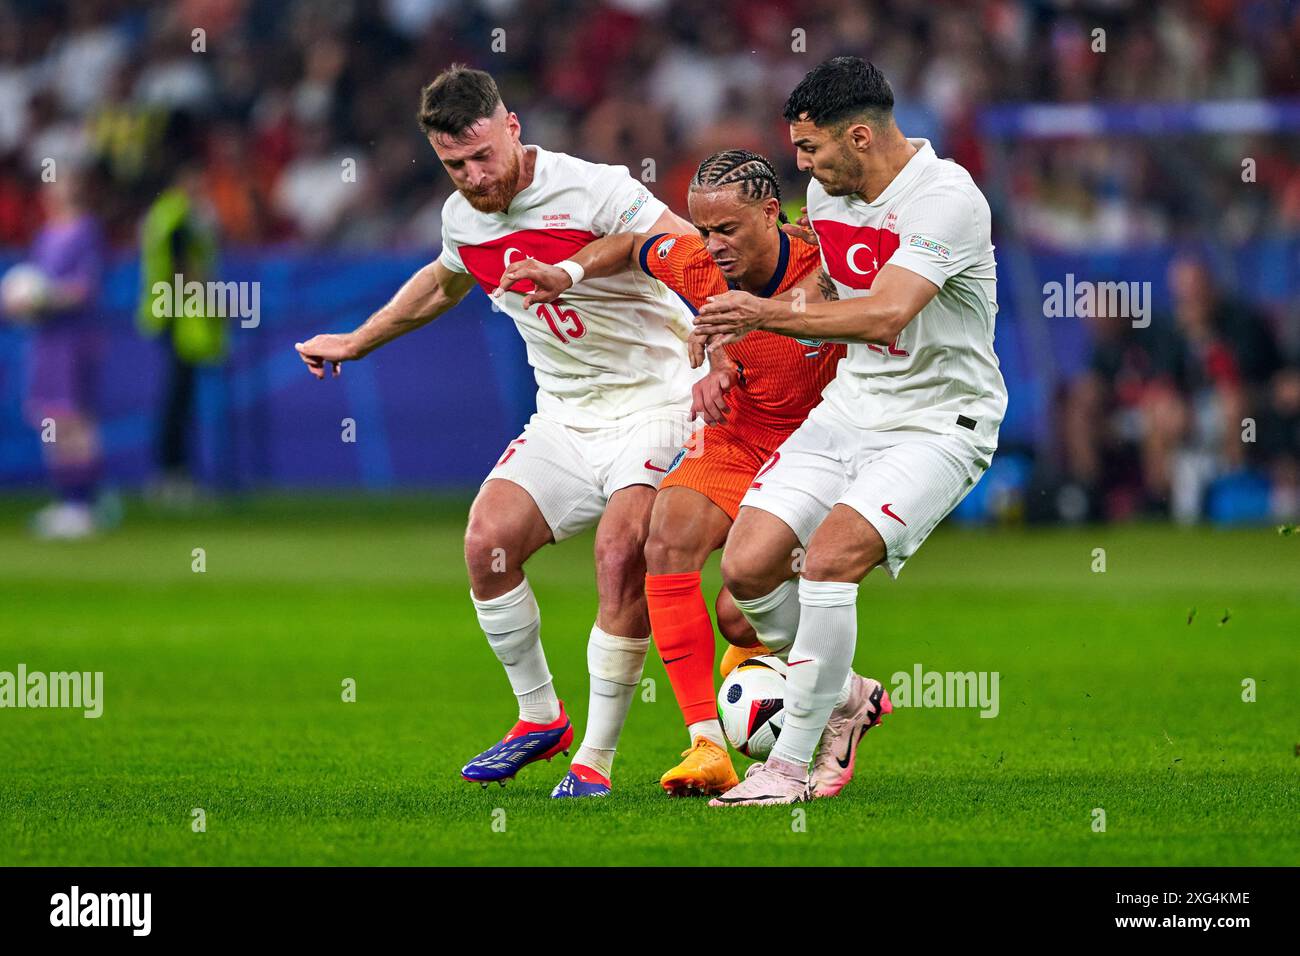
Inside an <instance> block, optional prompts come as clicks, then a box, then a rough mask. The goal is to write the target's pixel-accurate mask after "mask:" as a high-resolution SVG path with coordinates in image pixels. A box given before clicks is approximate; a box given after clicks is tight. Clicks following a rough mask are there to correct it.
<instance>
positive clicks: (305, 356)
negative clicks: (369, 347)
mask: <svg viewBox="0 0 1300 956" xmlns="http://www.w3.org/2000/svg"><path fill="white" fill-rule="evenodd" d="M294 348H295V349H297V350H298V357H299V358H301V359H302V360H303V361H304V362H306V363H307V370H308V371H310V372H311V373H312V374H313V375H315V376H316V377H317V378H319V379H323V378H324V377H325V366H326V365H330V366H332V367H333V370H334V375H335V377H338V376H339V375H340V374H342V372H343V368H342V365H343V363H344V362H351V361H354V360H356V359H359V358H361V353H360V352H359V351H358V350H357V348H356V346H355V345H354V344H353V341H352V336H351V335H317V336H314V337H312V338H310V339H308V340H307V341H306V342H298V343H296V344H295V345H294Z"/></svg>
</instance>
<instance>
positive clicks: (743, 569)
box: [722, 546, 783, 601]
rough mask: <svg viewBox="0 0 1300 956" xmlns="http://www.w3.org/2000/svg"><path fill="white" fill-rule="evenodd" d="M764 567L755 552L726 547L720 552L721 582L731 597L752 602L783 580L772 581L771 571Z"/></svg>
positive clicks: (763, 563) (764, 563)
mask: <svg viewBox="0 0 1300 956" xmlns="http://www.w3.org/2000/svg"><path fill="white" fill-rule="evenodd" d="M765 565H766V562H764V561H762V560H761V559H760V556H759V555H758V554H757V553H756V552H754V551H750V550H748V549H746V548H744V547H733V546H728V547H727V549H726V550H725V551H723V552H722V581H723V583H724V584H725V585H726V587H727V590H728V591H730V592H731V593H732V595H733V596H735V597H738V598H740V599H741V600H742V601H752V600H753V599H754V598H759V597H762V596H763V595H764V594H767V593H769V592H770V591H771V590H772V589H773V588H774V587H776V586H777V585H778V584H780V583H781V580H783V579H781V578H777V579H776V580H773V574H772V573H771V570H770V569H769V568H767V567H766V566H765Z"/></svg>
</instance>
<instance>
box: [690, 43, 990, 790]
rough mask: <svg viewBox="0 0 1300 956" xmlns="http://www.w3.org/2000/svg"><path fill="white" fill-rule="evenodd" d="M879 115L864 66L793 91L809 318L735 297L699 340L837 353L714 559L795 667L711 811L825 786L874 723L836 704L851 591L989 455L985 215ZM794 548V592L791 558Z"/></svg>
mask: <svg viewBox="0 0 1300 956" xmlns="http://www.w3.org/2000/svg"><path fill="white" fill-rule="evenodd" d="M893 106H894V94H893V91H892V90H891V89H890V87H889V83H888V82H887V81H886V80H885V77H884V76H883V75H882V74H881V72H880V71H879V70H878V69H876V67H874V66H873V65H872V64H870V63H868V62H866V61H864V60H862V59H861V58H859V57H836V58H834V59H831V60H827V61H826V62H825V63H822V64H820V65H819V66H817V67H816V68H815V69H813V70H812V71H811V72H810V73H809V74H808V75H807V76H806V77H804V79H803V81H802V82H801V83H800V84H799V85H798V86H797V87H796V88H795V90H794V92H793V93H791V94H790V98H789V100H788V101H787V102H786V106H785V111H784V115H785V119H786V121H787V122H789V124H790V138H791V140H792V142H793V143H794V146H795V150H796V155H797V158H798V165H799V168H800V169H801V170H806V171H807V172H809V173H810V174H811V175H812V181H811V182H810V183H809V185H808V208H807V220H808V222H809V225H810V227H811V229H812V230H813V232H814V233H815V234H816V238H817V241H818V242H819V244H820V246H821V254H822V273H821V276H820V278H819V280H817V281H816V282H813V283H809V285H808V288H807V290H806V291H807V292H808V293H809V294H808V299H807V302H806V306H805V307H802V308H799V307H795V306H794V304H793V303H792V302H790V301H785V302H782V301H778V300H773V299H760V298H757V297H755V296H752V295H749V294H747V293H744V292H736V291H732V292H727V293H726V294H724V295H720V296H717V297H715V298H714V299H713V300H712V301H711V302H709V303H707V304H706V305H705V306H704V308H702V309H701V310H700V315H699V317H698V319H697V320H696V326H695V333H694V334H695V335H697V336H699V337H700V338H702V339H703V340H704V341H705V342H706V343H707V345H708V346H709V347H716V345H717V344H719V343H721V342H725V341H729V340H734V339H735V338H738V337H739V336H741V335H743V334H745V333H746V332H748V331H750V330H752V329H766V330H767V331H769V332H777V333H780V334H783V335H790V336H795V337H798V338H807V339H822V340H830V341H839V342H847V343H849V347H848V354H847V356H846V357H845V358H844V359H843V360H841V362H840V364H839V368H838V370H837V372H836V377H835V378H834V379H832V380H831V382H830V384H828V385H827V386H826V389H825V390H824V391H823V392H822V402H821V404H820V405H818V406H817V407H816V408H814V409H813V411H812V413H811V414H810V415H809V416H808V418H807V420H806V421H805V422H804V424H803V425H801V426H800V427H799V428H798V429H796V430H795V431H794V432H793V433H792V434H791V435H790V437H789V438H787V439H786V441H785V442H784V444H782V445H781V446H780V448H779V449H778V450H777V452H776V454H774V455H773V456H772V458H771V459H770V460H769V462H768V464H767V465H766V466H764V468H763V469H762V470H761V471H760V472H759V476H760V478H759V480H757V481H755V482H754V483H753V485H752V486H751V488H750V490H749V491H748V492H747V493H746V495H745V497H744V498H743V499H742V501H741V508H740V514H739V516H738V517H737V520H736V523H735V525H734V526H733V527H732V529H731V535H730V537H728V539H727V548H726V552H725V554H724V556H723V560H722V575H723V578H724V580H725V581H726V585H727V587H728V588H729V589H730V590H731V592H732V593H733V594H734V595H735V597H736V604H737V606H739V607H740V608H742V610H743V611H744V613H745V615H746V617H748V619H749V621H750V623H751V624H752V625H753V626H754V629H755V630H756V631H757V633H758V637H759V640H761V641H762V642H763V644H764V645H766V646H767V647H768V648H770V649H772V650H773V651H779V650H781V649H784V648H789V657H788V665H789V672H788V686H787V689H786V700H785V710H786V718H785V725H784V727H783V728H782V730H781V736H780V737H779V739H778V740H777V742H776V744H775V746H774V747H773V748H772V753H771V755H770V757H769V758H768V760H767V762H766V763H765V764H761V765H759V764H756V765H755V766H754V768H753V769H752V772H751V773H750V774H749V775H748V776H747V777H746V779H745V780H743V781H742V782H741V783H740V784H739V785H738V786H736V787H733V788H732V789H731V790H729V791H728V792H727V793H725V794H723V795H722V796H720V797H718V798H716V799H714V800H713V801H711V804H710V805H711V806H736V805H746V804H748V805H754V804H783V803H794V802H798V801H801V800H806V799H808V798H809V797H810V795H813V794H815V793H817V792H818V791H819V790H820V789H822V788H823V787H828V786H829V787H833V786H834V784H835V782H836V781H837V778H838V776H839V775H840V774H842V773H843V772H844V770H845V769H846V768H845V767H844V761H843V756H844V755H847V754H852V752H853V746H852V744H853V742H854V740H855V735H860V734H861V732H862V731H863V729H864V721H865V720H867V719H869V714H868V713H867V709H865V708H862V707H860V706H859V703H860V702H857V701H854V700H852V699H850V700H848V701H844V700H843V695H842V694H841V693H840V691H841V688H842V687H843V686H844V681H845V677H846V676H847V675H848V673H849V668H850V666H851V664H852V662H853V654H854V650H855V647H856V643H857V606H856V605H857V595H858V584H859V582H860V581H861V580H862V579H863V578H864V577H866V575H867V573H868V572H869V571H870V570H871V569H872V568H874V567H876V566H878V565H879V566H883V567H884V569H885V571H886V573H887V574H888V575H889V576H890V577H897V575H898V573H899V571H900V570H901V569H902V567H903V564H904V562H906V561H907V559H908V558H909V557H911V556H912V554H913V553H915V551H916V549H917V548H919V547H920V545H921V543H922V542H923V541H924V540H925V539H926V537H927V536H928V535H929V534H930V532H931V531H932V530H934V527H935V525H937V524H938V523H939V522H940V521H941V520H942V519H943V518H944V516H946V515H947V514H948V513H949V512H950V511H952V509H953V508H954V507H956V505H957V503H958V502H960V501H961V499H962V498H964V497H965V496H966V494H967V492H969V491H970V489H971V488H972V487H974V485H975V482H976V481H978V480H979V478H980V476H981V475H982V474H983V473H984V471H985V470H986V469H987V468H988V466H989V462H990V461H991V459H992V457H993V452H994V450H995V448H996V447H997V438H998V426H999V425H1000V424H1001V422H1002V416H1003V414H1004V412H1005V411H1006V404H1007V393H1006V387H1005V385H1004V384H1003V381H1002V374H1001V373H1000V372H999V371H998V359H997V355H996V354H995V353H994V351H993V322H994V314H995V313H996V311H997V294H996V283H995V276H994V259H993V244H992V242H991V240H990V224H989V207H988V203H987V202H986V201H985V199H984V197H983V195H982V194H981V193H980V191H979V189H978V188H977V187H976V186H975V184H974V182H973V181H972V180H971V177H970V174H969V173H967V172H966V170H964V169H963V168H962V167H960V166H958V165H957V164H956V163H953V162H951V161H948V160H940V159H939V158H937V157H936V156H935V153H934V149H933V148H932V147H931V146H930V144H929V143H928V142H927V141H926V140H923V139H907V138H906V137H904V136H903V134H902V133H901V132H900V131H899V129H898V127H897V125H896V124H895V122H894V117H893ZM814 286H815V287H816V288H814ZM817 293H820V294H817ZM818 299H820V300H821V301H817V300H818ZM800 546H804V547H806V554H805V557H804V563H803V569H802V574H801V576H800V578H799V580H798V583H797V584H796V582H795V581H794V580H793V579H794V578H795V574H794V572H793V571H792V567H791V565H792V562H791V559H790V556H791V554H792V553H793V552H794V551H795V549H796V548H798V547H800ZM837 697H838V698H839V699H838V700H837ZM819 739H820V744H821V746H820V748H819V747H818V743H819ZM815 751H816V762H815V763H814V762H813V760H814V752H815ZM810 765H811V772H810Z"/></svg>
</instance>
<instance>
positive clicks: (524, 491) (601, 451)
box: [297, 65, 695, 797]
mask: <svg viewBox="0 0 1300 956" xmlns="http://www.w3.org/2000/svg"><path fill="white" fill-rule="evenodd" d="M420 124H421V126H422V127H423V129H424V131H425V133H426V134H427V136H428V139H429V143H430V144H431V145H432V146H433V149H434V151H435V152H436V153H437V154H438V158H439V159H440V160H441V161H442V164H443V167H444V168H445V169H446V170H447V173H448V174H449V175H450V176H451V178H452V181H453V183H455V185H456V190H457V191H456V192H455V193H453V194H452V195H451V197H450V198H449V199H448V200H447V202H446V204H445V206H444V207H443V225H442V228H443V236H442V238H443V247H442V253H441V255H440V256H439V257H438V259H437V260H435V261H434V262H432V263H431V264H429V265H428V266H425V267H424V268H423V269H421V270H420V271H419V272H417V273H416V274H415V275H414V276H412V277H411V279H410V280H408V281H407V283H406V284H405V285H404V286H403V287H402V288H401V289H400V290H399V291H398V292H397V294H396V295H395V296H394V297H393V299H392V300H391V301H390V302H389V303H388V304H387V305H385V306H384V307H383V308H381V309H380V310H379V311H377V312H376V313H375V314H374V315H372V316H371V317H370V318H369V319H368V320H367V321H366V322H365V323H364V324H363V325H362V326H361V327H360V328H358V329H357V330H356V331H354V332H351V333H348V334H345V335H318V336H316V337H315V338H312V339H310V340H309V341H307V342H303V343H300V344H299V345H298V346H297V349H298V352H299V354H300V355H301V356H302V358H303V361H305V362H306V363H307V365H308V367H309V368H310V370H311V372H312V373H313V374H314V375H315V376H316V377H317V378H321V379H323V378H325V377H326V369H327V367H329V368H332V369H333V372H334V374H335V375H337V374H339V366H340V363H341V362H346V361H354V360H356V359H360V358H362V357H364V356H365V355H368V354H369V353H370V352H372V351H374V350H375V349H376V348H378V347H379V346H381V345H383V344H385V343H386V342H390V341H392V340H393V339H395V338H397V337H398V336H400V335H403V334H405V333H407V332H410V331H412V330H414V329H417V328H419V327H420V326H422V325H425V324H426V323H428V322H431V321H432V320H434V319H436V318H437V317H438V316H440V315H442V314H443V313H444V312H446V311H447V310H448V309H450V308H452V306H454V305H456V303H458V302H459V301H460V300H461V299H462V298H464V296H465V295H466V294H467V293H468V292H469V290H470V289H471V288H472V287H473V285H474V284H475V283H476V282H477V283H478V285H479V286H480V287H482V288H483V289H484V290H485V291H486V292H488V293H489V294H490V293H491V292H492V291H493V290H495V289H496V288H497V286H498V284H499V283H500V280H501V274H502V272H504V271H505V268H506V267H507V266H508V265H509V264H510V263H511V262H515V261H518V260H520V259H524V258H535V259H539V260H541V261H543V262H547V263H558V264H559V265H560V266H561V268H567V269H572V270H574V271H573V272H571V275H572V277H573V281H574V283H575V286H576V284H577V283H578V282H579V281H580V279H581V278H582V276H581V275H580V274H579V273H580V272H581V270H580V268H578V267H576V266H574V265H572V264H571V263H568V261H567V257H568V255H569V254H570V253H572V252H576V251H577V250H578V249H581V248H582V247H583V246H585V245H586V244H587V243H589V242H591V241H593V240H594V239H596V238H597V237H599V236H603V235H607V234H610V233H618V232H638V233H649V234H651V235H654V234H657V233H660V232H673V233H680V232H691V231H693V227H692V226H691V224H690V223H689V222H687V221H685V220H683V219H681V218H680V217H678V216H676V215H674V214H673V213H671V212H669V211H668V208H667V207H666V206H665V205H664V204H663V203H662V202H660V201H659V200H657V199H655V198H654V196H652V195H651V194H650V193H649V192H648V191H647V190H646V189H645V187H644V186H643V185H642V184H641V183H640V182H638V181H636V180H635V179H633V178H632V177H631V176H630V175H629V174H628V171H627V168H626V167H623V166H602V165H596V164H594V163H588V162H584V161H583V160H580V159H576V158H574V157H572V156H566V155H564V154H563V153H552V152H548V151H546V150H544V149H540V148H538V147H536V146H525V145H523V144H522V143H521V142H520V125H519V119H518V117H516V116H515V114H514V113H511V112H508V111H507V110H506V108H505V105H504V104H503V103H502V102H501V96H500V94H499V92H498V90H497V86H496V83H495V82H494V81H493V79H492V77H491V76H490V75H488V74H487V73H484V72H482V71H480V70H472V69H468V68H466V67H463V66H459V65H458V66H453V67H451V68H450V69H448V70H446V71H445V72H443V73H442V74H441V75H439V76H438V77H437V78H436V79H435V80H434V81H433V82H432V83H431V84H429V86H427V87H425V88H424V90H423V91H422V93H421V106H420ZM531 290H532V285H531V283H523V284H522V285H516V286H515V287H514V288H513V289H511V290H510V291H509V292H507V293H505V294H503V295H502V296H500V297H499V298H497V299H496V303H497V305H498V306H500V308H501V309H502V310H503V311H505V312H506V313H507V314H508V315H509V316H510V317H511V318H512V319H514V321H515V325H516V326H517V328H518V329H519V333H520V335H522V336H523V338H524V341H525V343H526V344H527V348H528V360H529V363H530V364H531V365H532V367H533V370H534V373H535V376H536V379H537V386H538V390H537V413H536V414H535V415H533V416H532V418H531V419H530V420H529V422H528V424H527V426H526V427H525V428H524V431H523V433H522V434H521V435H520V436H519V437H518V438H516V439H515V440H514V441H512V442H510V444H509V446H507V448H506V449H505V450H504V452H503V454H502V456H501V459H500V460H499V461H498V462H497V464H496V466H495V467H494V468H493V469H492V471H491V472H490V473H489V474H488V477H487V478H486V479H485V480H484V482H483V485H482V487H481V488H480V489H479V493H478V496H477V497H476V498H475V499H474V503H473V505H472V506H471V508H470V513H469V526H468V528H467V530H466V533H465V563H466V564H467V566H468V568H469V577H470V588H471V592H470V598H471V599H472V601H473V603H474V608H475V610H476V611H477V613H478V620H479V624H480V626H481V627H482V628H483V632H484V633H485V634H486V636H487V641H488V644H489V645H490V646H491V648H492V650H493V651H494V652H495V654H496V656H497V658H498V659H499V660H500V661H501V663H502V665H503V666H504V667H505V671H506V676H507V677H508V678H509V681H510V686H511V688H512V689H513V691H514V693H515V696H516V697H517V698H518V703H519V721H518V723H516V724H515V725H514V727H513V728H511V730H510V731H509V732H508V733H507V734H506V735H505V737H504V738H503V739H502V740H501V741H499V742H498V743H496V744H493V745H492V746H491V747H489V748H488V749H487V750H485V751H484V752H483V753H481V754H479V755H478V756H476V757H474V758H473V759H471V760H470V761H469V762H468V763H467V764H466V765H465V767H464V768H463V769H462V771H461V774H462V776H464V777H465V779H467V780H471V781H476V782H479V783H481V784H482V785H483V786H487V785H488V784H489V783H490V782H492V781H496V782H498V783H500V784H501V785H502V786H504V785H505V781H506V780H509V779H511V778H512V777H514V775H515V774H516V773H517V772H518V771H519V770H520V769H521V768H522V767H524V766H526V765H527V764H529V763H532V762H534V761H537V760H550V759H551V758H552V757H553V756H555V755H556V754H558V753H560V752H561V751H563V752H565V753H566V754H567V752H568V749H569V747H570V745H571V742H572V740H573V727H572V725H571V723H570V721H569V718H568V715H567V714H566V712H565V709H564V705H563V703H562V702H561V701H560V700H559V698H558V697H557V696H556V692H555V688H554V685H553V684H552V680H551V672H550V670H549V669H548V667H547V663H546V656H545V654H544V653H543V651H542V644H541V637H540V628H541V615H540V612H539V610H538V606H537V601H536V599H535V598H534V596H533V592H532V590H531V588H530V587H529V584H528V579H527V578H526V577H525V576H524V572H523V564H524V562H525V561H526V560H527V559H528V558H529V557H530V556H532V555H533V554H534V553H535V552H536V551H538V550H539V549H540V548H541V547H542V546H543V545H546V544H549V543H552V542H557V541H561V540H563V539H565V538H567V537H570V536H572V535H574V534H576V533H578V532H580V531H583V530H585V529H587V528H590V527H592V526H593V525H595V527H596V546H595V550H596V590H597V594H598V598H599V607H598V611H597V615H596V622H595V624H594V626H593V627H592V629H591V635H590V639H589V642H588V645H587V661H588V670H589V672H590V681H591V696H590V707H589V709H588V713H587V730H586V734H585V736H584V738H583V742H582V746H581V747H580V748H579V749H578V752H577V753H576V754H575V755H574V759H573V763H572V766H571V767H570V769H569V772H568V773H567V774H566V775H565V777H564V778H563V779H562V780H561V781H560V783H559V785H558V786H556V787H555V789H554V791H552V793H551V796H552V797H588V796H605V795H607V794H608V793H609V792H610V771H611V767H612V764H613V760H614V751H615V748H616V746H617V743H618V737H619V733H620V732H621V730H622V727H623V722H624V720H625V719H626V717H627V712H628V708H629V706H630V704H631V701H632V692H633V690H634V689H635V688H636V686H637V685H638V683H639V681H640V679H641V669H642V665H643V664H644V662H645V657H646V651H647V649H648V648H649V646H650V625H649V621H648V618H647V615H646V602H645V590H644V588H645V573H646V570H645V560H644V557H643V549H644V546H645V542H646V537H647V535H648V530H649V523H650V511H651V506H652V505H653V503H654V496H655V490H656V488H657V487H658V485H659V482H660V481H661V480H662V478H663V476H664V474H665V473H666V472H667V470H668V467H669V465H670V464H671V462H672V460H673V457H674V455H675V454H676V453H677V450H678V448H679V447H680V446H681V445H682V444H683V443H684V442H685V441H686V439H687V437H688V436H689V434H690V416H689V409H690V404H691V386H692V383H693V381H694V378H695V376H694V375H693V374H692V373H691V370H690V366H689V362H688V360H687V356H686V345H685V337H686V335H687V334H688V333H689V331H690V311H689V310H688V309H687V308H686V306H685V305H684V304H683V303H682V302H681V300H680V299H678V297H677V296H676V295H674V294H673V293H671V292H670V291H669V290H668V289H667V287H666V286H664V285H663V284H662V283H660V282H657V281H655V280H653V279H650V278H648V277H645V276H639V275H637V274H633V273H630V272H624V273H621V274H620V275H617V276H612V277H610V278H606V279H593V280H591V281H589V282H583V283H582V284H581V287H575V288H574V289H573V291H572V292H570V293H566V294H565V295H564V297H563V298H562V299H561V300H558V301H556V302H554V303H550V304H543V305H534V306H532V307H530V308H527V309H526V308H524V305H523V300H524V296H525V295H526V294H527V293H528V292H530V291H531Z"/></svg>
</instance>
